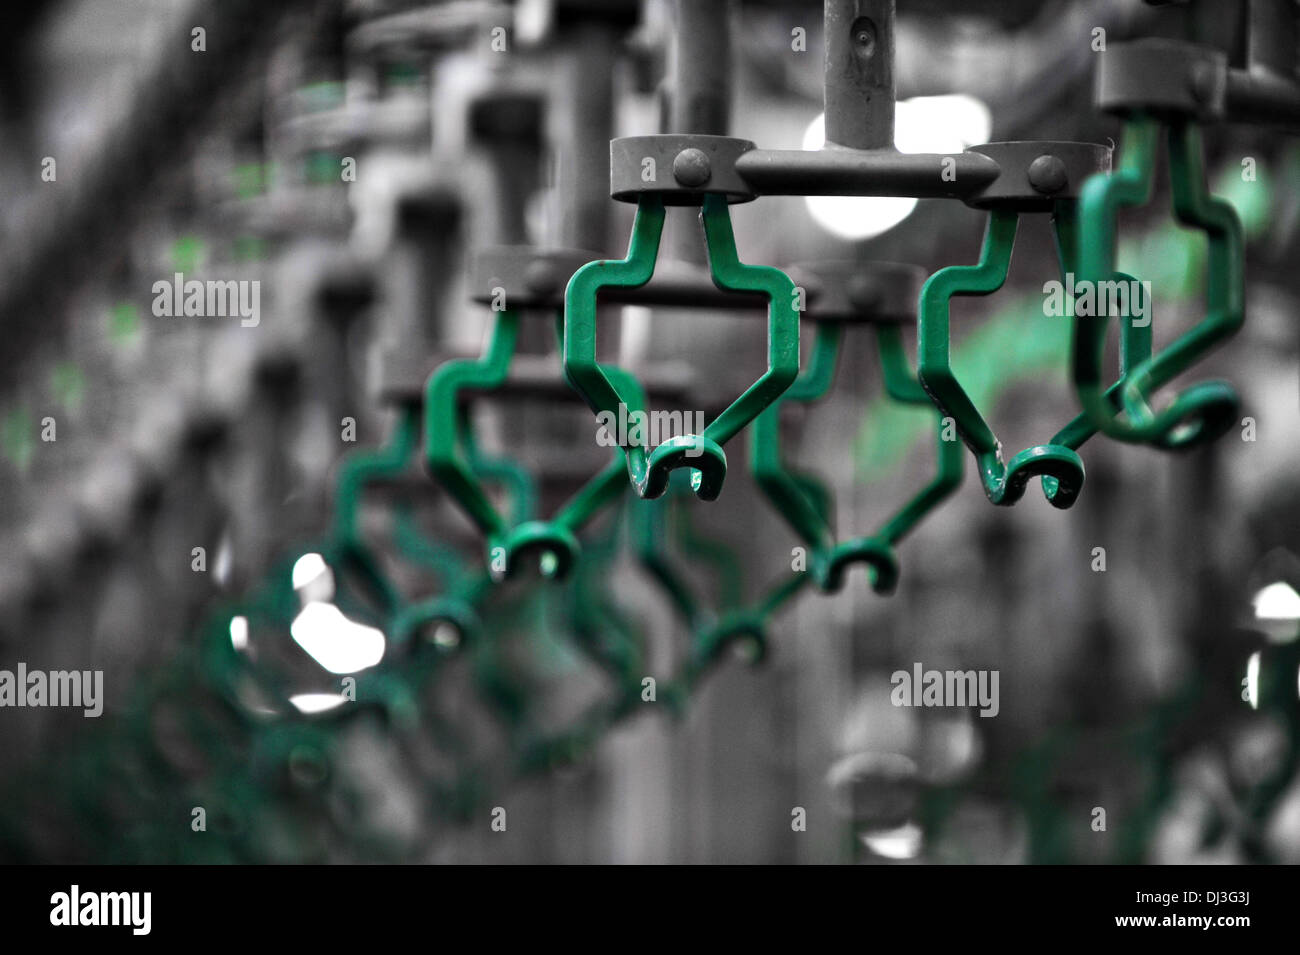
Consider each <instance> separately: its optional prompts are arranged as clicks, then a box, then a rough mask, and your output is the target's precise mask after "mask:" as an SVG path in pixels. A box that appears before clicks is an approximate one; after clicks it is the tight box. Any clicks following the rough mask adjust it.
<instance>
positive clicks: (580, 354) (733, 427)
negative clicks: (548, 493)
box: [564, 193, 799, 501]
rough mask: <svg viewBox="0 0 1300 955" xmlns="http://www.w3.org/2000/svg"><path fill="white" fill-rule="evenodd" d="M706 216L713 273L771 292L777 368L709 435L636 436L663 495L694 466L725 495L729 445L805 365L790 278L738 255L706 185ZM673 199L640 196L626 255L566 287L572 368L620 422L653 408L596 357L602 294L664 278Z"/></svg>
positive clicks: (639, 467) (649, 486)
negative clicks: (668, 203) (647, 441)
mask: <svg viewBox="0 0 1300 955" xmlns="http://www.w3.org/2000/svg"><path fill="white" fill-rule="evenodd" d="M700 204H701V207H700V219H701V222H702V223H703V227H704V237H705V245H706V247H707V250H708V259H709V273H710V275H711V277H712V279H713V283H714V285H716V286H717V287H718V288H719V289H721V290H723V291H730V292H759V293H762V294H763V295H765V296H766V297H767V299H768V322H767V371H766V372H764V373H763V375H762V376H761V377H760V378H759V379H758V380H757V381H756V382H754V384H752V385H750V387H749V388H748V389H747V390H746V391H745V392H744V393H743V394H742V395H741V396H740V397H739V398H737V399H736V400H735V401H733V402H732V403H731V405H730V406H728V407H727V408H726V409H725V410H724V411H722V413H720V414H719V415H718V416H717V417H716V418H714V419H713V420H712V421H711V422H710V423H709V424H708V425H707V426H706V427H705V428H704V431H703V433H701V434H687V435H679V436H677V437H674V438H670V439H669V440H667V441H664V442H663V443H661V444H660V445H659V446H658V447H656V448H654V449H650V448H648V447H646V446H644V445H642V444H637V443H632V442H629V443H628V444H627V445H626V446H625V448H624V449H625V450H626V452H627V471H628V475H629V477H630V479H631V482H632V485H633V487H635V489H636V492H637V494H638V495H640V496H641V497H643V498H656V497H659V496H661V495H662V494H663V493H664V491H665V490H666V489H667V487H668V476H669V474H670V473H671V472H672V471H674V470H676V469H678V468H689V469H690V470H691V486H692V488H693V490H694V491H695V494H696V496H697V497H699V498H700V499H701V500H705V501H711V500H715V499H716V498H717V496H718V494H719V493H720V492H721V490H722V483H723V480H724V479H725V477H726V473H727V456H726V454H725V453H724V452H723V450H722V447H723V445H725V444H726V443H727V442H728V441H730V440H731V439H732V438H733V437H735V436H736V435H737V434H738V433H739V432H740V431H742V430H743V429H744V428H745V427H746V426H747V425H748V424H750V422H752V421H753V420H754V419H755V418H756V417H757V416H758V415H759V414H760V413H761V412H762V411H763V410H764V409H765V408H767V407H768V406H769V405H771V404H772V402H773V401H775V400H776V399H777V398H778V397H779V396H780V395H781V393H782V392H784V391H785V390H786V388H788V387H789V386H790V384H791V383H792V382H793V381H794V379H795V377H796V376H797V375H798V373H799V315H798V312H797V311H796V308H795V294H796V292H795V287H794V283H793V282H792V281H791V280H790V278H789V276H787V275H786V274H785V273H783V272H781V271H780V270H779V269H774V268H771V267H769V266H759V265H747V264H745V263H743V262H741V261H740V259H739V257H738V255H737V253H736V240H735V235H734V234H733V232H732V228H731V215H730V213H729V212H728V210H727V198H726V196H724V195H721V194H716V193H706V194H704V195H703V196H702V197H701V198H700ZM663 225H664V202H663V198H662V197H661V196H659V195H656V194H652V193H647V194H645V195H642V196H641V197H640V198H639V200H638V202H637V212H636V219H635V221H634V223H633V226H632V237H631V242H630V243H629V246H628V254H627V257H626V258H625V259H616V260H602V261H596V262H589V263H587V264H586V265H584V266H583V267H582V268H580V269H579V270H578V271H577V272H576V273H574V275H573V278H572V279H570V281H569V285H568V289H567V290H566V292H565V311H564V373H565V377H566V378H567V379H568V381H569V383H570V384H571V385H572V386H573V388H574V389H575V390H576V391H577V392H578V393H579V394H580V395H582V397H583V399H584V400H585V401H586V402H587V404H588V406H590V408H591V409H592V411H594V412H595V413H596V415H597V417H599V418H608V419H609V420H613V421H616V420H620V413H619V412H620V408H622V409H625V412H624V413H625V414H627V416H628V417H632V416H633V415H634V414H636V416H637V417H640V416H641V415H643V414H644V413H645V406H644V401H643V396H642V395H639V394H637V393H636V392H634V391H633V390H632V389H630V388H628V387H626V382H619V381H617V380H611V378H610V376H609V374H608V369H607V368H602V366H600V365H599V364H597V362H596V299H597V296H598V295H599V294H600V290H601V289H602V288H609V287H618V288H639V287H641V286H643V285H645V284H646V283H648V282H649V281H650V279H651V278H652V277H653V276H654V272H655V263H656V260H657V259H658V254H659V239H660V237H661V235H662V233H663Z"/></svg>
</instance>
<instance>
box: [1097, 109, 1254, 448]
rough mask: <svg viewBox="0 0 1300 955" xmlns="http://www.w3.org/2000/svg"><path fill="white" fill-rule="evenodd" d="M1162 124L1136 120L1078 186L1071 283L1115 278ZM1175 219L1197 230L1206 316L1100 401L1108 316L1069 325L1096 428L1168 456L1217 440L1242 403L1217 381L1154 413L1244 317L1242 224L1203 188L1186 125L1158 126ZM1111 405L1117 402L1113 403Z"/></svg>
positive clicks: (1197, 144)
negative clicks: (1109, 157)
mask: <svg viewBox="0 0 1300 955" xmlns="http://www.w3.org/2000/svg"><path fill="white" fill-rule="evenodd" d="M1161 128H1162V127H1161V125H1160V123H1158V122H1157V121H1156V120H1155V119H1152V118H1150V117H1145V116H1138V117H1135V118H1133V119H1131V120H1129V121H1128V123H1127V124H1126V126H1125V128H1124V139H1123V149H1122V151H1121V161H1120V167H1119V169H1118V170H1116V171H1115V172H1114V173H1113V174H1112V175H1110V176H1109V177H1102V176H1097V177H1094V178H1092V179H1090V180H1089V181H1088V182H1086V183H1085V184H1084V187H1083V192H1082V195H1081V198H1080V215H1079V278H1080V281H1084V280H1086V281H1088V282H1091V283H1096V282H1099V281H1110V280H1112V279H1113V278H1114V277H1115V246H1116V235H1117V231H1118V223H1117V217H1118V213H1119V210H1120V209H1121V208H1123V207H1126V206H1138V205H1143V204H1145V203H1147V202H1148V201H1149V200H1150V198H1151V191H1152V182H1153V180H1154V174H1155V158H1156V150H1157V146H1158V143H1159V137H1160V132H1161ZM1164 129H1165V131H1166V134H1167V139H1168V148H1169V175H1170V184H1171V187H1172V191H1173V208H1174V216H1175V218H1176V219H1177V220H1178V221H1179V222H1180V223H1182V224H1184V225H1186V226H1190V227H1193V228H1196V229H1199V230H1200V231H1202V232H1204V233H1205V235H1206V238H1207V239H1208V248H1209V259H1208V264H1207V281H1206V311H1205V317H1204V319H1202V321H1201V322H1200V323H1198V324H1197V325H1196V326H1194V327H1193V328H1191V329H1189V330H1188V331H1186V332H1184V333H1183V334H1182V335H1181V336H1179V337H1178V338H1177V339H1176V340H1175V341H1174V342H1173V343H1172V344H1170V345H1169V346H1167V347H1166V348H1164V349H1163V350H1161V351H1160V352H1159V353H1158V354H1156V355H1152V356H1148V357H1146V358H1145V359H1144V360H1141V361H1138V362H1136V363H1135V364H1134V365H1133V367H1131V368H1130V369H1128V370H1127V371H1126V373H1125V375H1124V383H1123V387H1122V388H1120V389H1119V392H1118V394H1117V395H1115V396H1113V397H1112V398H1108V397H1107V395H1106V394H1105V393H1104V392H1103V389H1102V387H1101V385H1100V381H1101V366H1102V355H1103V352H1104V350H1105V341H1106V326H1107V318H1108V316H1106V315H1096V316H1080V317H1078V318H1076V320H1075V344H1074V358H1073V373H1074V380H1075V388H1076V391H1077V392H1078V395H1079V401H1080V403H1081V404H1082V405H1083V408H1084V412H1085V414H1086V415H1087V416H1088V419H1089V421H1090V422H1091V423H1092V424H1093V426H1094V427H1096V428H1098V429H1100V430H1101V431H1103V432H1105V433H1106V434H1107V435H1108V436H1110V437H1113V438H1116V439H1118V440H1120V441H1128V442H1138V443H1146V444H1151V445H1154V446H1156V447H1160V448H1166V449H1176V448H1183V447H1188V446H1190V445H1194V444H1199V443H1202V442H1205V441H1210V440H1213V439H1214V438H1217V437H1219V436H1220V435H1221V434H1223V432H1224V431H1225V430H1227V429H1228V428H1229V427H1231V426H1232V424H1233V423H1234V422H1235V421H1236V420H1237V417H1238V411H1239V407H1240V401H1239V399H1238V397H1237V394H1236V392H1235V391H1234V390H1233V388H1232V387H1231V386H1230V385H1228V384H1227V383H1225V382H1221V381H1210V382H1202V383H1199V384H1196V385H1192V386H1190V387H1188V388H1186V389H1184V390H1183V391H1181V392H1180V393H1178V394H1177V395H1175V396H1174V398H1173V399H1172V400H1171V401H1170V402H1169V403H1168V404H1167V405H1166V406H1165V407H1164V408H1163V409H1161V410H1160V411H1156V410H1155V409H1154V408H1153V404H1152V402H1153V399H1154V394H1155V392H1156V390H1157V389H1159V388H1161V387H1162V386H1164V385H1166V384H1168V383H1169V382H1171V381H1172V380H1173V379H1174V378H1175V377H1176V376H1178V375H1180V374H1182V373H1183V372H1185V371H1187V370H1188V369H1190V368H1191V367H1192V366H1193V365H1194V364H1195V363H1196V362H1198V361H1199V360H1200V359H1202V358H1203V357H1204V356H1205V355H1206V354H1207V353H1208V352H1210V351H1211V350H1213V349H1214V348H1216V347H1217V346H1218V345H1220V344H1221V343H1222V342H1223V341H1224V340H1226V339H1227V338H1229V337H1231V336H1232V335H1233V334H1235V333H1236V332H1237V330H1238V329H1239V328H1240V327H1241V325H1242V323H1243V321H1244V319H1245V241H1244V238H1243V229H1242V225H1241V220H1240V218H1239V217H1238V216H1237V213H1236V210H1235V209H1234V208H1233V207H1232V205H1231V204H1230V203H1229V202H1227V201H1226V200H1223V199H1220V198H1217V197H1215V196H1213V195H1211V194H1210V192H1209V191H1208V189H1207V187H1206V178H1205V169H1204V159H1203V151H1202V147H1201V139H1200V132H1199V129H1198V128H1197V127H1196V126H1195V125H1194V124H1193V123H1190V122H1187V121H1185V120H1178V121H1170V122H1169V124H1168V125H1167V126H1166V127H1164ZM1113 398H1118V402H1115V401H1114V400H1113Z"/></svg>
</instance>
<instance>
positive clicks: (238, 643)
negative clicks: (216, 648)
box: [230, 617, 248, 650]
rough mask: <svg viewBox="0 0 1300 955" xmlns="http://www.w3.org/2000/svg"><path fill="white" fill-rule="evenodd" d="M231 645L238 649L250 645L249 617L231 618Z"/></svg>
mask: <svg viewBox="0 0 1300 955" xmlns="http://www.w3.org/2000/svg"><path fill="white" fill-rule="evenodd" d="M230 645H231V646H232V647H234V648H235V649H236V650H243V649H245V648H246V647H247V646H248V618H247V617H231V618H230Z"/></svg>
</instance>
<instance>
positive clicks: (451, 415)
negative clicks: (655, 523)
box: [424, 308, 645, 579]
mask: <svg viewBox="0 0 1300 955" xmlns="http://www.w3.org/2000/svg"><path fill="white" fill-rule="evenodd" d="M519 320H520V316H519V313H518V312H517V311H516V310H513V309H510V308H506V309H503V310H501V311H498V312H496V313H495V315H494V318H493V324H492V331H491V333H490V336H489V340H488V345H487V348H486V350H485V351H484V354H483V356H482V357H481V358H479V359H454V360H452V361H448V362H444V363H443V364H442V365H441V366H440V367H439V368H438V369H437V370H436V371H435V372H434V373H433V375H431V376H430V378H429V383H428V387H427V389H426V392H425V405H424V407H425V446H424V454H425V462H426V464H427V465H428V468H429V470H430V472H431V473H432V474H433V476H434V478H435V479H436V480H437V481H438V482H439V483H440V484H441V485H442V487H443V488H444V489H445V490H446V491H447V493H448V494H450V495H451V497H452V498H453V499H454V500H455V501H456V502H457V503H458V504H459V505H460V507H461V508H462V509H463V510H464V511H465V513H466V514H467V515H468V516H469V517H470V519H471V520H473V522H474V523H475V525H477V527H478V528H479V530H480V531H482V533H483V534H484V536H485V537H486V538H487V553H488V562H489V566H490V567H491V568H492V572H493V575H494V576H495V577H497V578H498V579H504V578H506V577H510V576H512V575H513V574H514V572H515V571H516V570H517V568H518V566H519V564H520V562H521V561H522V560H523V559H525V558H526V557H535V558H536V559H537V560H538V566H539V567H540V568H541V571H542V573H543V574H544V575H546V576H554V577H563V576H564V575H565V574H567V573H568V572H569V570H570V569H571V568H572V566H573V564H574V562H575V561H576V559H577V556H578V552H579V550H580V545H579V543H578V538H577V532H578V531H579V530H580V529H581V528H582V527H583V526H584V525H585V524H586V523H587V522H588V521H590V520H591V519H592V518H593V517H595V516H596V514H598V513H599V512H600V511H602V510H603V509H605V508H606V507H607V506H609V505H610V504H612V503H613V502H614V501H616V500H617V499H618V498H619V496H620V495H621V494H622V493H623V492H624V489H625V484H626V482H625V481H624V480H623V477H622V476H623V473H624V463H623V456H624V455H625V451H624V450H623V449H620V450H619V451H617V452H616V453H615V455H614V459H613V460H612V461H611V462H610V464H609V465H608V466H607V467H606V468H604V469H603V470H602V471H600V472H599V473H598V474H597V475H595V476H594V477H593V478H592V479H591V480H590V481H588V482H587V483H586V484H584V485H583V486H582V487H581V488H580V489H579V490H578V491H577V492H575V493H574V495H573V496H572V497H571V498H570V499H569V500H568V501H567V502H566V503H565V504H564V505H563V506H562V507H561V508H560V510H559V511H558V512H557V513H556V514H555V515H554V516H553V517H551V518H550V519H549V520H523V521H517V520H511V519H510V518H508V517H507V516H505V515H503V514H502V513H501V512H500V511H499V510H498V509H497V507H496V505H495V504H493V503H492V500H491V499H490V498H489V497H488V494H487V492H486V490H485V489H484V487H483V483H482V481H481V479H480V477H479V475H477V474H476V473H475V471H474V468H473V467H472V465H471V461H470V459H469V457H468V451H467V448H468V447H471V446H472V440H473V439H472V435H471V432H470V429H469V428H468V422H467V420H466V418H465V416H464V415H463V414H461V411H460V408H461V394H462V392H464V391H466V390H468V389H471V388H472V389H476V390H484V391H491V390H493V389H496V388H499V387H501V385H502V383H503V382H504V381H505V379H506V376H507V374H508V373H509V370H510V363H511V361H512V359H513V358H514V355H515V346H516V343H517V341H518V335H519ZM605 373H608V374H609V375H612V376H613V377H614V379H615V380H617V381H618V382H619V384H620V387H621V388H622V390H623V391H624V392H626V393H628V394H630V395H632V396H633V397H634V399H635V400H637V401H639V403H640V404H642V405H643V404H644V403H645V398H644V395H643V394H642V393H641V386H640V383H639V382H638V381H637V380H636V379H635V378H634V377H633V376H632V375H630V374H627V373H624V372H622V371H620V370H618V369H614V368H607V369H605V371H604V372H602V375H604V374H605ZM517 516H518V515H516V517H517ZM494 558H500V559H499V560H497V559H494Z"/></svg>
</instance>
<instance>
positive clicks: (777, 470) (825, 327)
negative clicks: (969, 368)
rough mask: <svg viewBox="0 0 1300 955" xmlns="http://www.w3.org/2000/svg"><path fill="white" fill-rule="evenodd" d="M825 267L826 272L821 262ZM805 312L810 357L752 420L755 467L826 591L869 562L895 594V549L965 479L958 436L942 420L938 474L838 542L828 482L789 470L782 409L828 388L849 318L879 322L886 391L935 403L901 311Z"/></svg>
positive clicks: (877, 586)
mask: <svg viewBox="0 0 1300 955" xmlns="http://www.w3.org/2000/svg"><path fill="white" fill-rule="evenodd" d="M837 266H838V264H837ZM865 268H866V267H865V266H864V267H863V269H865ZM880 268H881V269H882V270H883V274H882V275H881V276H880V279H879V281H881V282H884V283H888V282H890V281H902V280H905V278H906V273H905V272H904V271H903V270H902V269H903V267H899V266H893V265H882V266H880ZM822 271H829V270H828V269H826V268H824V269H823V270H822ZM895 271H897V272H898V274H897V275H895V274H894V273H895ZM815 277H816V276H815V275H814V278H815ZM836 278H838V279H839V281H841V282H844V281H845V279H844V277H843V276H832V275H830V274H827V275H825V276H823V277H822V279H821V280H820V282H819V284H820V285H822V287H823V289H824V288H825V286H826V283H827V282H828V281H833V280H835V279H836ZM913 281H915V279H913ZM912 288H913V289H914V288H915V285H912ZM838 297H842V298H848V297H849V296H847V295H843V296H838ZM840 307H841V308H843V307H844V306H840ZM910 311H911V309H910V308H909V309H908V312H909V313H910ZM807 317H809V318H810V319H811V320H816V323H817V331H816V337H815V339H814V341H813V353H812V358H811V360H810V361H809V364H808V367H807V368H806V369H805V370H804V372H803V374H802V375H800V376H799V379H798V380H797V381H796V382H795V383H794V385H792V386H791V387H790V389H789V390H788V391H787V392H786V393H785V394H784V395H783V396H782V397H781V400H780V401H778V402H776V403H775V404H774V405H773V406H772V407H771V408H769V409H768V410H767V411H765V412H764V413H763V414H762V415H761V416H760V417H759V419H758V422H757V423H756V424H755V426H754V428H753V431H752V432H751V439H750V445H749V449H750V468H751V470H752V472H753V474H754V479H755V480H756V481H757V482H758V485H759V487H760V488H761V489H762V491H763V493H764V494H766V495H767V497H768V499H769V500H770V501H771V502H772V503H773V505H774V506H775V508H776V510H777V511H778V512H780V514H781V515H782V516H783V517H784V518H785V519H786V521H787V522H788V523H789V524H790V526H791V527H793V528H794V530H795V531H796V533H798V534H799V536H800V537H802V538H803V540H804V542H805V543H806V544H807V545H808V547H809V548H810V549H811V553H810V555H809V556H810V560H809V561H808V573H809V574H810V575H811V577H812V579H813V580H814V582H815V583H816V584H817V586H818V587H819V588H820V589H821V590H822V591H826V592H829V591H836V590H839V589H840V588H841V587H842V586H843V583H844V574H845V571H846V570H847V569H848V568H849V567H850V566H851V565H853V564H855V563H864V564H866V565H867V566H868V570H869V575H870V579H871V586H872V589H874V590H875V591H876V592H877V593H882V594H883V593H890V592H892V591H893V589H894V587H895V586H896V585H897V582H898V557H897V555H896V553H895V550H894V547H895V545H896V544H897V543H898V542H899V541H900V540H901V539H902V538H903V537H904V536H905V535H906V534H907V533H908V532H909V531H911V530H912V528H914V527H915V526H916V524H917V523H918V522H919V521H920V520H921V519H922V518H923V517H924V516H925V515H926V514H927V513H929V512H930V511H931V510H933V509H934V508H935V507H937V506H938V505H939V503H940V502H942V501H943V500H944V498H946V497H947V496H948V495H949V494H951V493H952V492H953V491H954V490H955V489H956V488H957V486H958V485H959V484H960V483H961V479H962V472H963V467H962V454H961V449H960V447H958V446H957V443H956V441H945V440H944V435H943V422H942V419H941V418H940V419H938V420H937V422H936V436H937V439H938V472H937V473H936V475H935V477H934V478H933V479H932V480H931V481H930V482H929V483H928V484H927V485H926V486H925V487H924V488H922V489H921V491H920V492H918V493H917V494H916V495H915V496H914V497H913V498H912V499H911V500H910V501H908V502H907V503H906V504H905V505H904V506H903V507H902V508H901V509H900V510H899V511H898V512H897V513H895V514H894V515H893V516H892V517H891V518H890V519H889V520H887V521H886V522H885V523H884V524H883V525H882V526H881V528H880V530H878V531H877V532H876V533H875V534H873V535H870V536H865V537H856V538H853V539H850V540H846V541H840V542H837V541H836V539H835V532H834V529H833V527H832V523H831V522H832V514H831V503H830V499H829V494H828V492H827V491H826V489H825V488H824V486H823V485H822V484H821V483H820V482H818V481H817V480H816V479H814V478H813V477H811V476H810V475H802V474H797V473H794V472H791V471H789V470H787V468H786V466H785V464H784V462H783V460H782V454H781V408H782V407H783V406H784V405H785V404H786V402H793V401H798V402H804V403H811V402H814V401H817V400H819V399H821V398H823V397H824V396H825V395H826V393H827V392H828V391H829V390H830V387H831V385H832V383H833V382H834V379H835V367H836V364H837V363H838V361H839V352H840V347H841V343H842V341H843V337H844V322H845V321H846V320H856V321H864V320H865V321H869V322H870V323H871V324H872V325H873V326H874V328H875V332H876V340H877V343H878V348H879V354H880V364H881V370H882V372H883V377H884V383H885V391H886V393H887V394H888V395H889V396H890V397H891V398H893V399H894V400H895V401H898V402H901V403H906V404H920V405H929V404H930V403H931V402H930V397H929V395H927V394H926V392H925V391H924V390H923V389H922V388H921V386H920V384H919V383H918V381H917V380H916V377H915V376H914V375H913V373H912V371H911V368H910V365H909V363H908V360H907V355H906V353H905V350H904V348H903V337H902V331H901V329H900V327H899V325H898V323H897V318H896V317H894V316H889V317H885V316H883V315H880V314H875V313H873V309H872V308H870V307H866V308H861V307H859V308H857V309H855V310H854V312H853V317H852V319H849V318H848V315H847V313H837V314H836V315H835V316H834V317H833V318H832V317H830V316H827V315H820V314H818V310H817V307H816V304H815V302H814V304H813V305H811V306H810V307H809V311H808V313H807Z"/></svg>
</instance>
